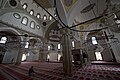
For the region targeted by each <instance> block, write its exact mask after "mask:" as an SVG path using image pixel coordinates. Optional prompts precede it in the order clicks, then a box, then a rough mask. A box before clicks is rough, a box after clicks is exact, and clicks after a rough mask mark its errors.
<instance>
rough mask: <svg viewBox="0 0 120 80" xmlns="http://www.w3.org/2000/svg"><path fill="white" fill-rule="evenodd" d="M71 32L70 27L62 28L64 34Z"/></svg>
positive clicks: (61, 31)
mask: <svg viewBox="0 0 120 80" xmlns="http://www.w3.org/2000/svg"><path fill="white" fill-rule="evenodd" d="M69 32H70V30H69V29H68V28H63V29H61V30H60V33H61V34H62V35H65V34H69Z"/></svg>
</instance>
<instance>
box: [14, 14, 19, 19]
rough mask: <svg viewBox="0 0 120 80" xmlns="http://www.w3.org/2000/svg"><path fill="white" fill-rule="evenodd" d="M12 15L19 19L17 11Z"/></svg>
mask: <svg viewBox="0 0 120 80" xmlns="http://www.w3.org/2000/svg"><path fill="white" fill-rule="evenodd" d="M13 16H14V17H15V18H16V19H20V18H21V16H20V15H19V14H18V13H14V14H13Z"/></svg>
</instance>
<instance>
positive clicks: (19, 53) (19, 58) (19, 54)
mask: <svg viewBox="0 0 120 80" xmlns="http://www.w3.org/2000/svg"><path fill="white" fill-rule="evenodd" d="M23 52H24V50H23V49H22V46H21V45H20V48H19V52H18V56H17V60H16V63H15V65H20V64H21V60H22V54H23Z"/></svg>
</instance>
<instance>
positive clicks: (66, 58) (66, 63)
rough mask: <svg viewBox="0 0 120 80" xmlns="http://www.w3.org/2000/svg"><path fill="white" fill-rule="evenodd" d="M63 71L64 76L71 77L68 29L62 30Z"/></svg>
mask: <svg viewBox="0 0 120 80" xmlns="http://www.w3.org/2000/svg"><path fill="white" fill-rule="evenodd" d="M61 41H62V51H63V70H64V73H65V75H72V54H71V41H70V35H69V30H68V29H63V30H62V38H61Z"/></svg>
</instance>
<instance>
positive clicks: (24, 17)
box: [21, 16, 28, 26]
mask: <svg viewBox="0 0 120 80" xmlns="http://www.w3.org/2000/svg"><path fill="white" fill-rule="evenodd" d="M24 19H27V22H26V24H24V23H23V20H24ZM21 23H22V24H23V25H25V26H27V24H28V18H27V17H26V16H23V18H22V21H21Z"/></svg>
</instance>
